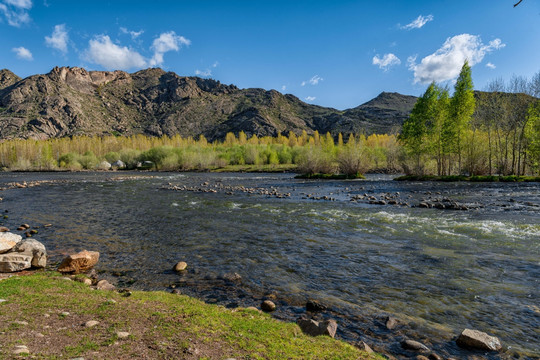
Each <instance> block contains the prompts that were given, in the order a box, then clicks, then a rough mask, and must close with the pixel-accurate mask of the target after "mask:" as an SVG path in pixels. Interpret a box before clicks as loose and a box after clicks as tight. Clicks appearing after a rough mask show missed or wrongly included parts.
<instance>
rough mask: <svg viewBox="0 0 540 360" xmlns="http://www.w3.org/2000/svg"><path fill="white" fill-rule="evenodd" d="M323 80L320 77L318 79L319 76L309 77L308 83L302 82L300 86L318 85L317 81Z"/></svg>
mask: <svg viewBox="0 0 540 360" xmlns="http://www.w3.org/2000/svg"><path fill="white" fill-rule="evenodd" d="M323 80H324V79H323V78H322V77H320V76H319V75H313V76H312V77H311V79H309V80H308V81H302V83H301V84H300V86H306V85H307V84H310V85H317V84H319V81H323Z"/></svg>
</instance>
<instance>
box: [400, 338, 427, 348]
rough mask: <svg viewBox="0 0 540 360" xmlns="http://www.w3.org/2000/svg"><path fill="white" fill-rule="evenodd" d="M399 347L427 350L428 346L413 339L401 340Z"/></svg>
mask: <svg viewBox="0 0 540 360" xmlns="http://www.w3.org/2000/svg"><path fill="white" fill-rule="evenodd" d="M401 347H402V348H404V349H407V350H414V351H429V348H428V347H427V346H426V345H424V344H422V343H420V342H418V341H414V340H403V341H402V342H401Z"/></svg>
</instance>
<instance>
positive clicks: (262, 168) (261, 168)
mask: <svg viewBox="0 0 540 360" xmlns="http://www.w3.org/2000/svg"><path fill="white" fill-rule="evenodd" d="M296 168H297V165H294V164H278V165H275V164H266V165H227V166H224V167H220V168H215V169H212V170H211V171H212V172H247V173H249V172H265V173H272V172H274V173H282V172H294V171H295V170H296Z"/></svg>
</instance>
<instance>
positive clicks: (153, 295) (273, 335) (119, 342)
mask: <svg viewBox="0 0 540 360" xmlns="http://www.w3.org/2000/svg"><path fill="white" fill-rule="evenodd" d="M0 299H5V300H7V301H6V302H3V303H0V334H2V338H3V339H2V347H0V358H1V359H3V358H10V356H12V355H11V351H12V349H13V348H14V346H15V345H17V344H24V345H26V346H28V348H29V349H30V352H31V355H32V356H35V357H37V358H39V359H59V358H70V357H78V356H90V357H92V358H94V357H97V358H111V359H113V358H114V359H129V358H130V356H131V355H133V354H138V356H139V357H146V358H155V359H161V358H183V356H182V355H183V354H184V353H185V352H187V351H190V349H192V348H197V349H198V350H197V351H198V355H197V356H198V357H199V358H211V359H216V358H217V359H221V358H223V359H224V358H228V357H234V358H239V359H315V358H316V359H382V357H380V356H378V355H377V356H375V355H371V356H370V355H368V354H366V353H364V352H362V351H360V350H358V349H357V348H355V347H353V346H351V345H349V344H347V343H345V342H341V341H338V340H334V339H331V338H330V337H327V336H319V337H309V336H306V335H304V334H302V332H301V331H300V329H299V328H298V326H297V325H296V324H293V323H285V322H280V321H277V320H275V319H272V318H271V317H270V316H269V315H267V314H263V313H260V312H258V311H253V310H247V309H241V308H238V309H234V310H230V309H226V308H224V307H221V306H216V305H209V304H205V303H203V302H201V301H199V300H196V299H193V298H190V297H187V296H183V295H174V294H170V293H166V292H142V291H133V292H132V295H131V296H130V297H123V296H121V295H120V294H119V293H117V292H109V291H98V290H92V289H91V288H90V287H88V286H86V285H84V284H82V283H80V282H76V281H67V280H65V279H62V277H61V276H60V275H59V274H58V273H54V272H40V273H36V274H33V275H29V276H16V277H11V278H9V279H6V280H2V281H0ZM111 300H114V301H111ZM64 311H67V312H69V313H70V315H68V316H65V317H60V316H58V314H60V313H61V312H64ZM44 314H49V315H50V316H47V317H45V315H44ZM23 320H24V321H27V322H28V325H19V326H13V324H14V322H15V321H23ZM88 320H97V321H99V323H100V324H99V325H97V326H95V327H92V328H86V327H84V326H82V324H84V323H85V322H86V321H88ZM117 331H127V332H129V333H130V334H131V335H130V336H129V337H128V338H127V339H118V338H117V335H116V332H117ZM38 332H39V333H42V334H43V335H44V337H42V338H37V337H36V336H34V335H29V334H30V333H38Z"/></svg>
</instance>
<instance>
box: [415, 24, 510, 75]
mask: <svg viewBox="0 0 540 360" xmlns="http://www.w3.org/2000/svg"><path fill="white" fill-rule="evenodd" d="M505 46H506V45H505V44H503V43H502V41H501V40H500V39H495V40H492V41H490V42H489V43H488V45H484V44H483V43H482V40H481V39H480V36H477V35H470V34H461V35H456V36H454V37H451V38H448V39H446V41H445V42H444V44H443V46H442V47H441V48H440V49H438V50H437V51H435V52H434V53H433V54H431V55H428V56H426V57H425V58H423V59H422V61H421V62H420V64H416V62H415V61H414V60H413V61H411V62H410V64H409V70H411V71H414V82H415V83H417V82H420V83H430V82H432V81H446V80H451V79H454V78H456V77H457V76H458V75H459V72H460V70H461V67H462V66H463V63H464V62H465V61H466V60H467V61H468V62H469V65H470V66H473V65H475V64H478V63H480V62H482V60H483V59H484V56H485V55H486V54H487V53H489V52H492V51H494V50H498V49H501V48H503V47H505Z"/></svg>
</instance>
